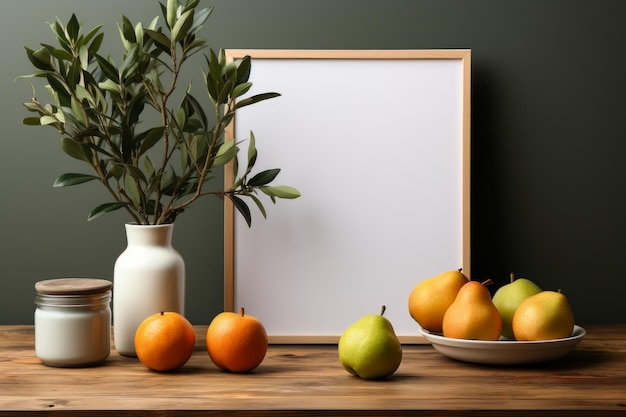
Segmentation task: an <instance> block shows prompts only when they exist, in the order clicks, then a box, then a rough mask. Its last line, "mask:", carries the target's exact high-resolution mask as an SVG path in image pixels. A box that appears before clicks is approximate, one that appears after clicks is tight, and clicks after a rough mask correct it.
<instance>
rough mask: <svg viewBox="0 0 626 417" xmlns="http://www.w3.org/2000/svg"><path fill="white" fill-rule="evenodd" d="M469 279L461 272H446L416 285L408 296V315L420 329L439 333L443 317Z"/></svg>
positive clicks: (459, 270)
mask: <svg viewBox="0 0 626 417" xmlns="http://www.w3.org/2000/svg"><path fill="white" fill-rule="evenodd" d="M468 282H469V279H468V278H467V277H466V276H465V275H464V274H463V273H462V272H461V269H458V270H456V271H448V272H444V273H442V274H439V275H435V276H434V277H430V278H427V279H425V280H423V281H421V282H420V283H419V284H417V285H416V286H415V287H414V288H413V290H412V291H411V294H410V295H409V313H410V314H411V317H413V319H414V320H415V321H416V322H417V324H419V325H420V326H421V327H422V328H424V329H426V330H428V331H431V332H436V333H441V331H442V330H443V329H442V323H443V315H444V314H445V313H446V310H447V309H448V307H450V304H452V302H453V301H454V299H455V298H456V294H457V293H458V292H459V290H460V289H461V287H462V286H463V285H465V284H466V283H468Z"/></svg>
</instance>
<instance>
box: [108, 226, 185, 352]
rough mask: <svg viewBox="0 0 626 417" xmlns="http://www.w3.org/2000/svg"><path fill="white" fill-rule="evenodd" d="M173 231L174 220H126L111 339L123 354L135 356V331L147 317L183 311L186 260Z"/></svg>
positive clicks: (116, 273) (117, 266)
mask: <svg viewBox="0 0 626 417" xmlns="http://www.w3.org/2000/svg"><path fill="white" fill-rule="evenodd" d="M173 231H174V225H173V224H164V225H137V224H130V223H129V224H126V239H127V241H128V245H127V247H126V249H125V250H124V252H122V254H121V255H120V256H119V257H118V258H117V261H116V262H115V269H114V272H113V339H114V341H115V349H116V350H117V351H118V352H119V353H120V354H122V355H126V356H136V353H135V332H136V330H137V327H138V326H139V324H140V323H141V322H142V321H143V320H144V319H145V318H146V317H148V316H150V315H152V314H156V313H159V312H161V311H176V312H179V313H181V314H185V263H184V261H183V258H182V256H181V255H180V253H178V251H176V249H174V248H173V247H172V233H173Z"/></svg>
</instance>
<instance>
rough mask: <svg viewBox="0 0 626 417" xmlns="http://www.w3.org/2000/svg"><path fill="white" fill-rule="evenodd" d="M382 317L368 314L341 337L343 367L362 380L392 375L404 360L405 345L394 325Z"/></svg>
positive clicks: (348, 328) (339, 348)
mask: <svg viewBox="0 0 626 417" xmlns="http://www.w3.org/2000/svg"><path fill="white" fill-rule="evenodd" d="M384 313H385V306H383V307H382V310H381V312H380V314H368V315H366V316H363V317H361V318H360V319H359V320H357V321H355V322H354V323H352V324H351V325H350V326H348V327H347V328H346V330H345V331H344V332H343V334H342V335H341V337H340V338H339V345H338V352H339V361H340V362H341V365H342V366H343V367H344V368H345V369H346V371H348V372H350V373H351V374H352V375H356V376H358V377H360V378H363V379H382V378H386V377H388V376H390V375H392V374H393V373H394V372H395V371H396V369H398V367H399V366H400V362H401V361H402V345H401V344H400V341H399V340H398V337H397V336H396V333H395V331H394V330H393V326H392V325H391V322H390V321H389V320H387V318H385V317H383V314H384Z"/></svg>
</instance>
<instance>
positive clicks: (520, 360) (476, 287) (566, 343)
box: [409, 269, 586, 365]
mask: <svg viewBox="0 0 626 417" xmlns="http://www.w3.org/2000/svg"><path fill="white" fill-rule="evenodd" d="M492 284H493V281H492V280H491V279H488V280H485V281H482V282H481V281H472V280H470V279H469V278H468V277H467V276H466V275H465V274H463V272H462V270H461V269H459V270H452V271H446V272H444V273H441V274H439V275H435V276H433V277H430V278H428V279H425V280H423V281H421V282H419V283H418V284H417V285H416V286H415V287H414V288H413V290H412V291H411V293H410V295H409V313H410V314H411V317H413V319H414V320H415V321H416V322H417V323H418V324H419V326H420V333H421V334H422V335H423V336H424V337H425V338H426V340H428V341H429V342H430V343H431V344H432V346H433V347H434V348H435V349H436V350H437V351H439V352H440V353H442V354H443V355H445V356H448V357H450V358H452V359H456V360H459V361H464V362H472V363H480V364H489V365H525V364H533V363H541V362H548V361H553V360H556V359H560V358H562V357H564V356H566V355H567V354H569V353H570V352H571V351H572V350H573V349H574V348H575V346H576V345H577V344H578V343H579V342H580V341H581V340H582V338H583V337H584V336H585V334H586V332H585V329H583V328H582V327H580V326H578V325H576V324H575V321H574V313H573V310H572V307H571V304H570V302H569V301H568V299H567V297H566V295H565V294H564V293H563V292H562V291H561V290H560V289H559V290H555V291H552V290H544V289H541V288H540V287H539V286H538V285H537V284H535V283H534V282H533V281H531V280H529V279H527V278H516V277H515V275H514V274H513V273H511V275H510V282H509V283H507V284H505V285H503V286H502V287H500V288H499V289H498V290H497V291H496V292H495V293H494V294H493V297H492V296H491V292H490V291H489V289H488V286H489V285H492Z"/></svg>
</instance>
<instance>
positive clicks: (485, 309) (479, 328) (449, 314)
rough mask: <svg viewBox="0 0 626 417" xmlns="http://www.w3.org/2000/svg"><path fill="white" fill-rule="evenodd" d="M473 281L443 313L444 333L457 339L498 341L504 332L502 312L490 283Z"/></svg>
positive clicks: (464, 286)
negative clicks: (493, 297)
mask: <svg viewBox="0 0 626 417" xmlns="http://www.w3.org/2000/svg"><path fill="white" fill-rule="evenodd" d="M491 283H493V281H492V280H491V279H488V280H487V281H485V282H483V283H480V282H478V281H470V282H468V283H467V284H465V285H463V287H462V288H461V289H460V290H459V293H458V294H457V296H456V298H455V299H454V302H453V303H452V304H451V305H450V307H448V310H447V311H446V314H445V315H444V316H443V335H444V336H445V337H452V338H455V339H473V340H498V339H499V338H500V334H501V333H502V318H501V317H500V312H499V311H498V309H497V308H496V306H495V305H494V304H493V302H492V301H491V294H490V293H489V290H488V289H487V287H486V285H489V284H491Z"/></svg>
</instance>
